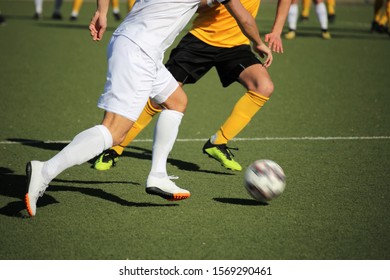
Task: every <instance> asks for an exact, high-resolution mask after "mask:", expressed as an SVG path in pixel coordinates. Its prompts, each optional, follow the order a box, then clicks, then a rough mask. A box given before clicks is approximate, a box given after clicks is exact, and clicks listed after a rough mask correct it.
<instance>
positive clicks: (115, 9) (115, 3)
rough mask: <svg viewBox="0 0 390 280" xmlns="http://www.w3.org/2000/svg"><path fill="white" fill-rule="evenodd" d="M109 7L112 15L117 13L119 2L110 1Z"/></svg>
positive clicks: (116, 0)
mask: <svg viewBox="0 0 390 280" xmlns="http://www.w3.org/2000/svg"><path fill="white" fill-rule="evenodd" d="M111 6H112V11H113V12H114V13H119V11H120V9H119V0H111Z"/></svg>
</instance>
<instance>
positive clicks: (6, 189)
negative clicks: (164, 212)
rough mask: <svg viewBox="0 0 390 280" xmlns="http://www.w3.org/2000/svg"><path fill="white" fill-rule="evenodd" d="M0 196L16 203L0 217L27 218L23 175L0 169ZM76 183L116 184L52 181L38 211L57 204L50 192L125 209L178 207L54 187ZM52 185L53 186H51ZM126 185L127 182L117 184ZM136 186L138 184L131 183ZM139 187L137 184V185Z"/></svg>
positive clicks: (91, 190) (0, 211)
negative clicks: (117, 205) (66, 194)
mask: <svg viewBox="0 0 390 280" xmlns="http://www.w3.org/2000/svg"><path fill="white" fill-rule="evenodd" d="M0 182H1V186H0V195H2V196H7V197H11V198H16V199H18V201H13V202H10V203H8V204H7V205H5V206H3V207H1V208H0V215H4V216H8V217H17V218H26V217H29V216H28V214H27V212H26V210H25V204H24V201H23V200H24V195H25V193H26V176H24V175H16V174H14V172H13V171H12V170H10V169H9V168H5V167H0ZM56 182H57V183H76V184H82V183H83V184H92V185H96V184H104V183H105V184H112V183H118V182H95V181H66V180H60V179H54V180H53V182H52V184H50V187H49V188H48V189H47V191H46V192H45V194H44V196H43V197H41V198H40V199H39V202H38V209H39V208H42V207H45V206H47V205H51V204H55V203H59V202H58V201H57V200H56V199H55V198H54V197H52V196H51V195H50V193H51V192H58V191H61V192H67V191H69V192H79V193H81V194H83V195H88V196H91V197H95V198H99V199H102V200H106V201H110V202H113V203H117V204H119V205H121V206H126V207H167V206H168V207H171V206H178V204H175V203H168V204H167V203H164V204H160V203H149V202H131V201H127V200H125V199H122V198H120V197H119V196H116V195H114V194H111V193H109V192H106V191H104V190H102V189H98V188H90V187H74V186H66V185H56V184H55V183H56ZM53 183H54V184H53ZM119 183H126V184H128V183H129V182H119ZM133 184H134V185H137V184H138V183H133ZM138 185H139V184H138Z"/></svg>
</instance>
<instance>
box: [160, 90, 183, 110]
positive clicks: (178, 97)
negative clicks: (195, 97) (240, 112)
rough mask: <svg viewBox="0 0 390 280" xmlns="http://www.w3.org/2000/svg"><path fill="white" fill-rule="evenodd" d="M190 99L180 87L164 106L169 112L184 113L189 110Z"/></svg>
mask: <svg viewBox="0 0 390 280" xmlns="http://www.w3.org/2000/svg"><path fill="white" fill-rule="evenodd" d="M187 103H188V98H187V95H186V94H185V92H184V91H183V90H182V89H181V88H180V87H179V88H178V89H177V90H176V91H175V92H174V93H173V94H172V95H171V96H169V97H168V99H167V100H166V101H165V102H164V103H163V106H164V107H165V108H167V109H169V110H175V111H178V112H180V113H184V112H185V110H186V108H187Z"/></svg>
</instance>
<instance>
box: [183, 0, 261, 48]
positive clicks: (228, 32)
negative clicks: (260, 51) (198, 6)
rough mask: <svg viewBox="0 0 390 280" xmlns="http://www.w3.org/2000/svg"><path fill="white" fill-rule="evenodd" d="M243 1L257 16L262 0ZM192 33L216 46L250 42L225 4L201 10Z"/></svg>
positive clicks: (232, 45)
mask: <svg viewBox="0 0 390 280" xmlns="http://www.w3.org/2000/svg"><path fill="white" fill-rule="evenodd" d="M241 3H242V5H243V6H244V7H245V8H246V9H247V10H248V11H249V12H250V13H251V14H252V16H253V17H254V18H256V16H257V12H258V10H259V6H260V0H241ZM190 33H191V34H192V35H194V36H195V37H197V38H198V39H199V40H201V41H203V42H205V43H207V44H209V45H212V46H215V47H222V48H231V47H234V46H238V45H244V44H246V45H248V44H249V43H250V42H249V39H248V38H247V37H246V36H245V35H244V34H243V33H242V32H241V29H240V27H239V26H238V24H237V22H236V20H235V19H234V18H233V17H232V16H231V15H230V13H229V12H228V10H226V8H225V7H224V5H223V4H217V5H215V6H213V7H210V8H206V9H203V10H202V11H201V12H199V14H198V15H197V16H196V18H195V19H194V21H193V23H192V28H191V30H190Z"/></svg>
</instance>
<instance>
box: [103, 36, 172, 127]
mask: <svg viewBox="0 0 390 280" xmlns="http://www.w3.org/2000/svg"><path fill="white" fill-rule="evenodd" d="M107 59H108V71H107V80H106V85H105V87H104V92H103V94H102V95H101V96H100V98H99V101H98V107H99V108H101V109H104V110H106V111H108V112H112V113H116V114H118V115H121V116H124V117H126V118H128V119H130V120H132V121H136V120H137V119H138V117H139V115H140V114H141V112H142V110H143V108H144V107H145V104H146V102H147V100H148V98H149V97H150V98H152V99H154V100H155V101H156V102H157V103H159V104H161V103H163V102H164V101H166V100H167V98H168V97H169V96H170V95H171V94H172V93H173V92H174V91H175V90H176V89H177V87H178V86H179V84H178V83H177V81H176V80H175V78H174V77H173V76H172V74H171V73H170V72H169V71H168V70H167V69H166V68H165V66H164V65H163V64H162V62H155V61H153V60H152V59H151V58H150V57H149V56H148V55H147V54H146V53H145V52H143V51H142V50H141V49H140V48H139V47H138V46H137V45H136V44H135V43H133V42H132V41H131V40H130V39H128V38H127V37H125V36H113V37H112V38H111V41H110V43H109V45H108V49H107Z"/></svg>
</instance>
